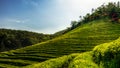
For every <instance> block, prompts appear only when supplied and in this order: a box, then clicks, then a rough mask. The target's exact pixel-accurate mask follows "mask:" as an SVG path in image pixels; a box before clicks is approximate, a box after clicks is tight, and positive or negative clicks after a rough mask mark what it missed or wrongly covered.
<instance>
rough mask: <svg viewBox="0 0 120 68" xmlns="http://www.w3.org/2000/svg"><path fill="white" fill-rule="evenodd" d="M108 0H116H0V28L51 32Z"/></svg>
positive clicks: (64, 26) (65, 25)
mask: <svg viewBox="0 0 120 68" xmlns="http://www.w3.org/2000/svg"><path fill="white" fill-rule="evenodd" d="M111 1H114V2H117V1H119V0H89V1H88V0H0V28H8V29H19V30H29V31H33V32H39V33H48V34H50V33H55V32H57V31H59V30H62V29H65V28H67V27H69V26H70V22H71V21H72V20H79V16H84V15H85V14H86V13H89V12H91V9H92V8H97V7H98V6H100V5H102V4H103V3H107V2H111Z"/></svg>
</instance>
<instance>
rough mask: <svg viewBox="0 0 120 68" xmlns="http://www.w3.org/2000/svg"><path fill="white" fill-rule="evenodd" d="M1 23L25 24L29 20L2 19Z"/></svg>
mask: <svg viewBox="0 0 120 68" xmlns="http://www.w3.org/2000/svg"><path fill="white" fill-rule="evenodd" d="M3 21H4V22H6V23H26V22H28V21H29V20H28V19H26V20H20V19H12V18H7V19H4V20H3Z"/></svg>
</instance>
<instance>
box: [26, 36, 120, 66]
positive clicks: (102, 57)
mask: <svg viewBox="0 0 120 68" xmlns="http://www.w3.org/2000/svg"><path fill="white" fill-rule="evenodd" d="M30 67H31V68H120V38H119V39H117V40H115V41H113V42H110V43H104V44H100V45H98V46H96V47H95V48H94V49H93V50H92V51H90V52H85V53H80V54H79V53H74V54H71V55H66V56H63V57H60V58H56V59H50V60H47V61H45V62H42V63H38V64H33V65H29V66H26V67H25V68H30Z"/></svg>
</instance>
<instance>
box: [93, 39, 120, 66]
mask: <svg viewBox="0 0 120 68" xmlns="http://www.w3.org/2000/svg"><path fill="white" fill-rule="evenodd" d="M93 59H94V61H95V62H96V63H98V64H99V65H100V66H103V67H104V68H120V38H119V39H117V40H115V41H113V42H110V43H105V44H101V45H99V46H96V47H95V48H94V49H93Z"/></svg>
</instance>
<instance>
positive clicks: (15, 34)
mask: <svg viewBox="0 0 120 68" xmlns="http://www.w3.org/2000/svg"><path fill="white" fill-rule="evenodd" d="M51 38H52V35H49V34H42V33H35V32H29V31H22V30H11V29H0V51H7V50H11V49H17V48H21V47H25V46H29V45H32V44H36V43H39V42H42V41H46V40H49V39H51Z"/></svg>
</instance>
